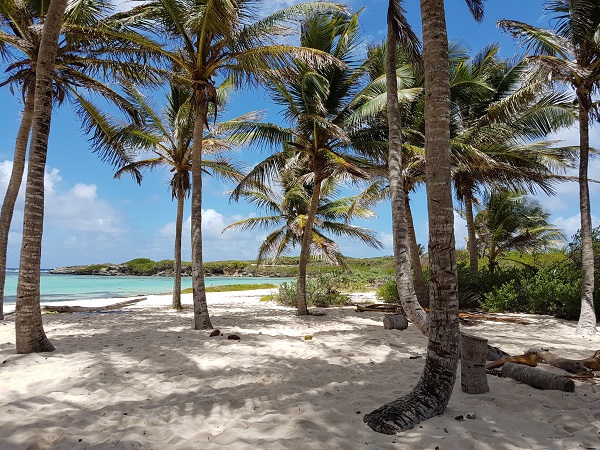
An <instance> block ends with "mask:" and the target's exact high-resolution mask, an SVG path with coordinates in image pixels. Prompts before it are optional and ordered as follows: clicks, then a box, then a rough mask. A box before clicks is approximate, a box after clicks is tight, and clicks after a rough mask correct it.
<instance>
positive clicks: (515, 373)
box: [502, 363, 575, 392]
mask: <svg viewBox="0 0 600 450" xmlns="http://www.w3.org/2000/svg"><path fill="white" fill-rule="evenodd" d="M502 376H503V377H509V378H512V379H514V380H517V381H520V382H521V383H525V384H528V385H529V386H533V387H535V388H538V389H552V390H557V391H564V392H573V391H574V390H575V382H574V381H573V380H571V379H569V378H565V377H561V376H558V375H554V374H552V373H550V372H546V371H544V370H540V369H535V368H533V367H529V366H523V365H521V364H515V363H506V364H504V365H503V366H502Z"/></svg>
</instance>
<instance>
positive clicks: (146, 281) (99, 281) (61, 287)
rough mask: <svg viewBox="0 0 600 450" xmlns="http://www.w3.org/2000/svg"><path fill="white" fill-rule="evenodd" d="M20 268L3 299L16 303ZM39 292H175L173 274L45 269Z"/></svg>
mask: <svg viewBox="0 0 600 450" xmlns="http://www.w3.org/2000/svg"><path fill="white" fill-rule="evenodd" d="M18 275H19V274H18V271H17V270H16V269H7V270H6V282H5V284H4V302H5V303H15V301H16V297H17V280H18ZM290 280H291V278H255V277H206V278H205V284H206V286H207V287H208V286H220V285H223V284H260V283H272V284H281V283H284V282H287V281H290ZM190 287H192V279H191V277H182V279H181V288H182V289H186V288H190ZM40 292H41V301H43V302H61V301H66V300H86V299H96V298H113V297H115V298H116V297H134V296H138V295H152V294H167V293H171V292H173V278H172V277H127V276H123V277H105V276H97V275H96V276H94V275H59V274H51V273H49V271H48V270H42V272H41V274H40Z"/></svg>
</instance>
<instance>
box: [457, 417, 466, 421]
mask: <svg viewBox="0 0 600 450" xmlns="http://www.w3.org/2000/svg"><path fill="white" fill-rule="evenodd" d="M455 419H456V420H458V421H461V420H465V418H464V416H456V417H455Z"/></svg>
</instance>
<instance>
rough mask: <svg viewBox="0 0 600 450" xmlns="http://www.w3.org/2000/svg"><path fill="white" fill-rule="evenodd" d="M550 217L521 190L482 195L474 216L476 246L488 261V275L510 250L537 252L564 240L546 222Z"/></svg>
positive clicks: (556, 229)
mask: <svg viewBox="0 0 600 450" xmlns="http://www.w3.org/2000/svg"><path fill="white" fill-rule="evenodd" d="M549 217H550V214H549V213H548V212H547V211H545V210H544V209H543V208H542V206H540V204H539V203H538V202H536V201H533V200H531V199H529V198H527V197H526V196H525V194H524V192H523V191H516V192H515V191H495V192H492V193H490V194H487V195H485V197H484V199H483V201H482V202H481V205H480V206H479V207H478V212H477V216H476V217H475V227H476V229H477V236H478V242H477V247H478V249H479V251H480V254H481V255H482V256H483V257H487V258H488V264H489V269H490V272H492V273H493V272H494V270H495V268H496V267H497V266H498V260H499V259H501V258H502V257H503V255H504V254H505V253H506V252H508V251H510V250H518V251H521V252H527V251H540V250H547V249H549V248H553V247H556V244H557V243H559V242H560V241H562V240H564V236H563V234H562V232H561V230H560V229H558V228H556V227H555V226H553V225H552V224H550V223H548V219H549Z"/></svg>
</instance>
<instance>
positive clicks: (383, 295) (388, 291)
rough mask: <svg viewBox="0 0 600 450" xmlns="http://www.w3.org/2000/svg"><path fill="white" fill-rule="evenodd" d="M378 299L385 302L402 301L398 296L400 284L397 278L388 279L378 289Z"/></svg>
mask: <svg viewBox="0 0 600 450" xmlns="http://www.w3.org/2000/svg"><path fill="white" fill-rule="evenodd" d="M375 296H376V297H377V300H380V301H382V302H384V303H400V297H399V296H398V286H397V285H396V281H395V280H388V281H386V282H385V283H384V284H382V285H381V286H379V289H377V292H376V294H375Z"/></svg>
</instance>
